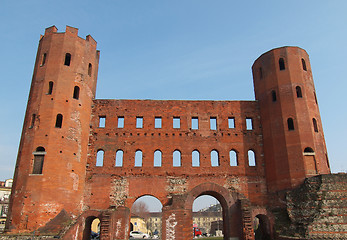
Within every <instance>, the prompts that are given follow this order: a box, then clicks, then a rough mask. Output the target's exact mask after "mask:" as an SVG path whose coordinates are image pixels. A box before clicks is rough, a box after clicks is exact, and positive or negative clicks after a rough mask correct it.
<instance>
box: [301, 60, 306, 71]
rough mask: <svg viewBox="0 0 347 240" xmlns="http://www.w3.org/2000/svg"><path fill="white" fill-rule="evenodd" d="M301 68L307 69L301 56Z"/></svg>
mask: <svg viewBox="0 0 347 240" xmlns="http://www.w3.org/2000/svg"><path fill="white" fill-rule="evenodd" d="M301 64H302V69H303V70H304V71H307V68H306V62H305V59H303V58H301Z"/></svg>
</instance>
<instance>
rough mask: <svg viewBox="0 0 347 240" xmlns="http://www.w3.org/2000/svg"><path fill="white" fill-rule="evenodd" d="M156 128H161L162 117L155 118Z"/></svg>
mask: <svg viewBox="0 0 347 240" xmlns="http://www.w3.org/2000/svg"><path fill="white" fill-rule="evenodd" d="M154 127H155V128H161V117H155V118H154Z"/></svg>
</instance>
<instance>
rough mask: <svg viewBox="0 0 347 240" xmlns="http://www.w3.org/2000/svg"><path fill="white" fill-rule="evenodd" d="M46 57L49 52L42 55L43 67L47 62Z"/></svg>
mask: <svg viewBox="0 0 347 240" xmlns="http://www.w3.org/2000/svg"><path fill="white" fill-rule="evenodd" d="M46 57H47V54H46V53H44V54H43V55H42V61H41V67H42V66H44V65H45V63H46Z"/></svg>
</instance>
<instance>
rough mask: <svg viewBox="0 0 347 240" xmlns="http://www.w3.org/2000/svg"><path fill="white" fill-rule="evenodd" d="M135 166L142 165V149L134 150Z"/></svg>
mask: <svg viewBox="0 0 347 240" xmlns="http://www.w3.org/2000/svg"><path fill="white" fill-rule="evenodd" d="M135 167H142V151H141V150H137V151H136V152H135Z"/></svg>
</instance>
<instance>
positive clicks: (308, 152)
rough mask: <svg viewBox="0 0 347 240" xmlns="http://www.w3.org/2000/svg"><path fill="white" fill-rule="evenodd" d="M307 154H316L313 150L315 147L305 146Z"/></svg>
mask: <svg viewBox="0 0 347 240" xmlns="http://www.w3.org/2000/svg"><path fill="white" fill-rule="evenodd" d="M305 154H307V155H310V154H311V155H312V154H314V151H313V149H312V148H310V147H307V148H305V149H304V155H305Z"/></svg>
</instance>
